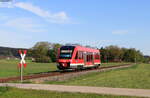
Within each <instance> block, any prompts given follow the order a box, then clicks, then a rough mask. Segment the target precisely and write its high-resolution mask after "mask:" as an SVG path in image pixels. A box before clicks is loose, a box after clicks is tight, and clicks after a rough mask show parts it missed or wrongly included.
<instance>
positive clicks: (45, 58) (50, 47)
mask: <svg viewBox="0 0 150 98" xmlns="http://www.w3.org/2000/svg"><path fill="white" fill-rule="evenodd" d="M61 46H62V45H61V44H59V43H49V42H37V43H36V44H35V45H34V46H33V47H32V48H30V49H27V50H28V53H27V57H26V59H32V61H34V62H43V63H49V62H56V60H57V52H58V48H60V47H61ZM19 49H21V48H7V47H0V59H1V58H4V56H5V57H17V58H18V57H19V54H18V50H19ZM21 50H24V49H21ZM99 50H100V53H101V61H102V62H150V56H144V55H143V54H142V52H141V51H139V50H136V49H135V48H121V47H118V46H113V45H110V46H107V47H102V48H100V49H99Z"/></svg>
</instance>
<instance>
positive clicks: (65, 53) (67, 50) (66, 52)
mask: <svg viewBox="0 0 150 98" xmlns="http://www.w3.org/2000/svg"><path fill="white" fill-rule="evenodd" d="M74 48H75V47H74V46H62V47H61V48H60V56H59V58H60V59H71V57H72V54H73V51H74Z"/></svg>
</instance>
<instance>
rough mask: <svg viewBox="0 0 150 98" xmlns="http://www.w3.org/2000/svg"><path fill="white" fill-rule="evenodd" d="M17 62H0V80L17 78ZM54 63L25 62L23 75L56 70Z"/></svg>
mask: <svg viewBox="0 0 150 98" xmlns="http://www.w3.org/2000/svg"><path fill="white" fill-rule="evenodd" d="M18 62H19V61H17V60H0V78H1V77H11V76H19V69H18V68H17V66H18V65H17V64H18ZM56 69H57V68H56V64H55V63H33V62H30V61H27V67H26V68H25V69H24V75H28V74H32V73H40V72H48V71H54V70H56Z"/></svg>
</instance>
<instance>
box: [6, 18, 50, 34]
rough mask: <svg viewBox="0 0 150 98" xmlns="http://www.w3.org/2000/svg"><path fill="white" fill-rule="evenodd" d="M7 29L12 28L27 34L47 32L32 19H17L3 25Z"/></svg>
mask: <svg viewBox="0 0 150 98" xmlns="http://www.w3.org/2000/svg"><path fill="white" fill-rule="evenodd" d="M3 25H4V26H7V27H12V28H14V29H17V30H20V31H26V32H29V33H31V32H33V33H38V32H46V31H47V30H46V29H43V25H41V24H39V23H36V22H34V21H33V19H31V18H17V19H12V20H9V21H7V22H6V23H4V24H3Z"/></svg>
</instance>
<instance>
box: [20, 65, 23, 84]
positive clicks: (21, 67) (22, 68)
mask: <svg viewBox="0 0 150 98" xmlns="http://www.w3.org/2000/svg"><path fill="white" fill-rule="evenodd" d="M20 69H21V83H22V82H23V65H21V68H20Z"/></svg>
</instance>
